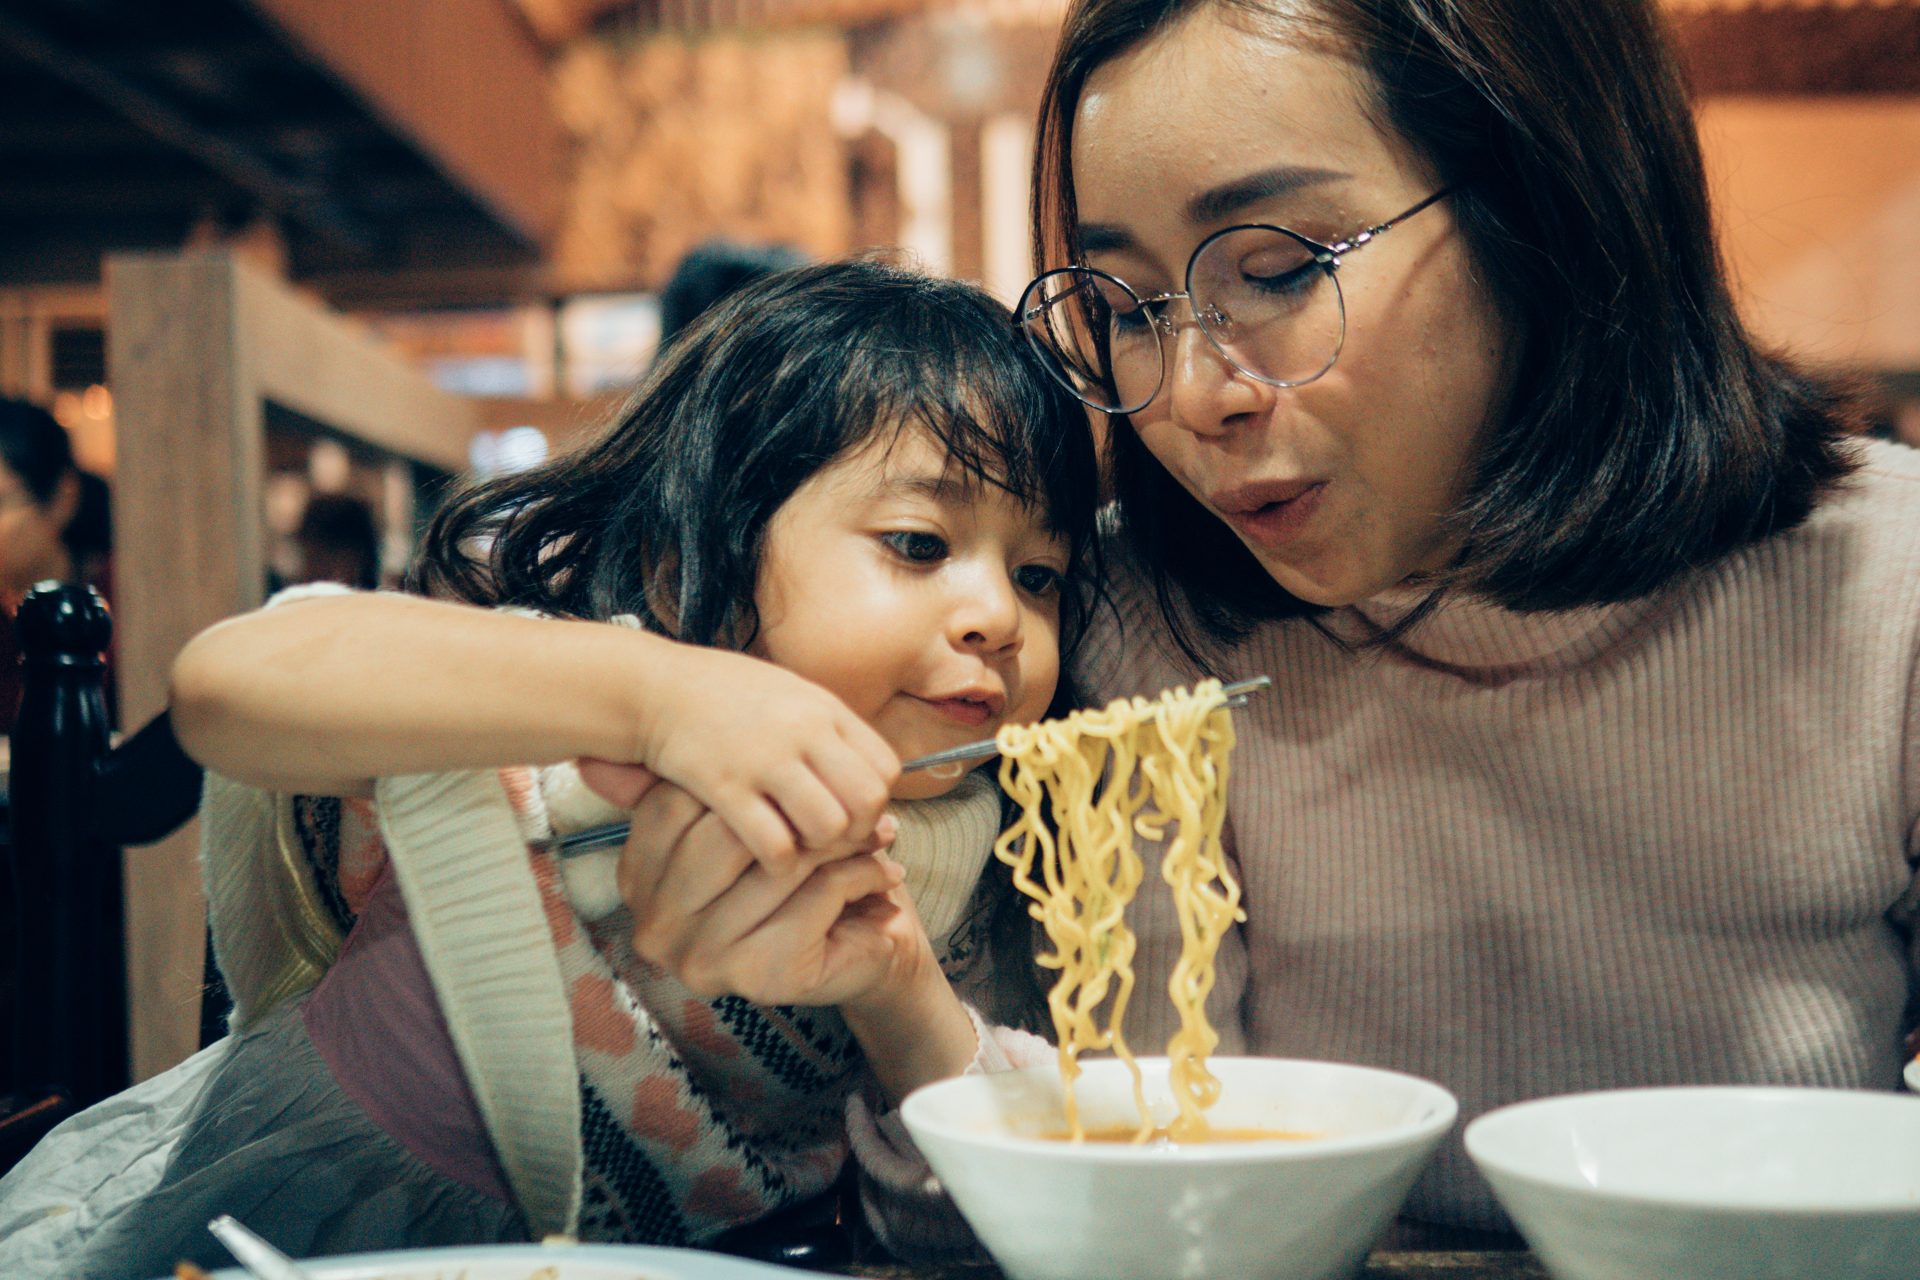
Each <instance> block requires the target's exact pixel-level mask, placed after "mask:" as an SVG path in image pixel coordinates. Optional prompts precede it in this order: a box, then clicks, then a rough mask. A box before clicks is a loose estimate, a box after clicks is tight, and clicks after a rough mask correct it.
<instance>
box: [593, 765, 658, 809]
mask: <svg viewBox="0 0 1920 1280" xmlns="http://www.w3.org/2000/svg"><path fill="white" fill-rule="evenodd" d="M579 768H580V781H582V782H584V783H586V784H587V788H588V789H589V790H590V791H592V792H593V793H594V794H595V795H597V796H599V797H600V798H601V799H602V800H605V801H606V802H607V803H608V804H610V805H612V806H613V807H614V808H616V809H631V808H633V806H635V805H637V804H639V803H640V797H642V796H644V795H646V794H647V789H648V788H649V787H651V786H652V785H653V784H654V783H655V782H656V781H657V780H658V779H656V778H655V777H654V774H653V770H651V769H649V768H647V767H646V766H645V765H639V764H617V763H615V762H614V761H612V760H596V759H594V758H593V757H592V756H582V757H581V758H580V762H579Z"/></svg>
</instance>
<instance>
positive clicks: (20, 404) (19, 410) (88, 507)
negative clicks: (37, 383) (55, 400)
mask: <svg viewBox="0 0 1920 1280" xmlns="http://www.w3.org/2000/svg"><path fill="white" fill-rule="evenodd" d="M108 510H109V508H108V495H107V484H106V481H104V480H102V479H101V478H100V477H98V476H96V475H92V474H90V473H88V472H85V471H82V470H80V468H79V467H77V466H76V465H75V464H74V461H73V446H72V444H71V442H70V441H69V439H68V437H67V430H66V428H65V427H62V426H61V425H60V424H59V423H58V422H57V421H55V420H54V417H53V415H52V414H50V413H48V412H47V411H46V410H45V409H42V408H40V407H39V406H38V405H33V404H29V403H27V402H26V401H24V400H0V733H11V732H12V731H13V721H14V716H15V714H16V713H17V712H18V711H19V709H20V649H19V644H18V642H17V640H16V638H15V636H14V630H13V615H14V612H15V610H17V609H18V608H19V607H20V601H21V600H22V599H23V598H24V597H25V596H26V594H27V592H28V591H29V590H31V589H32V588H33V585H34V584H35V583H38V582H45V581H48V580H54V581H59V582H85V583H89V584H91V585H92V586H94V587H96V588H98V589H99V591H100V593H101V594H102V595H103V596H104V595H110V594H111V593H110V590H109V587H110V582H111V577H112V573H111V566H110V557H111V553H112V545H113V538H112V525H111V521H110V517H109V514H108Z"/></svg>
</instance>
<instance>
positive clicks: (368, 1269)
mask: <svg viewBox="0 0 1920 1280" xmlns="http://www.w3.org/2000/svg"><path fill="white" fill-rule="evenodd" d="M300 1265H301V1266H303V1267H305V1268H306V1269H307V1271H308V1272H309V1273H310V1274H311V1275H312V1276H313V1280H792V1277H794V1276H795V1275H798V1274H800V1273H799V1272H795V1271H793V1270H790V1269H789V1268H786V1267H775V1266H769V1265H767V1264H766V1263H764V1262H748V1261H745V1260H744V1259H741V1258H733V1257H728V1256H727V1255H726V1254H722V1253H702V1252H700V1251H699V1250H697V1249H646V1248H640V1247H638V1246H633V1245H605V1244H576V1245H538V1244H496V1245H474V1246H471V1247H469V1248H460V1249H406V1250H400V1251H396V1252H391V1253H353V1254H342V1255H340V1256H338V1257H332V1258H315V1259H314V1260H312V1261H311V1262H308V1261H305V1260H303V1261H302V1262H301V1264H300ZM213 1275H214V1278H215V1280H248V1277H247V1274H246V1273H245V1272H244V1271H241V1270H240V1269H239V1268H238V1267H233V1268H227V1269H223V1270H220V1271H216V1272H214V1273H213ZM168 1280H171V1277H169V1278H168Z"/></svg>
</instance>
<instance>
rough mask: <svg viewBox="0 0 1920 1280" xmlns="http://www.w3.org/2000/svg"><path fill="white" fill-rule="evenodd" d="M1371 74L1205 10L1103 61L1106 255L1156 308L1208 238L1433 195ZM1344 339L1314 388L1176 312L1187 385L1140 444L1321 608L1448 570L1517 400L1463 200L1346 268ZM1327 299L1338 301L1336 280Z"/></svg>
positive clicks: (1368, 215)
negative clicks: (1222, 345)
mask: <svg viewBox="0 0 1920 1280" xmlns="http://www.w3.org/2000/svg"><path fill="white" fill-rule="evenodd" d="M1368 84H1369V81H1368V76H1367V72H1366V70H1365V69H1364V68H1363V67H1362V66H1360V65H1359V64H1357V63H1354V62H1351V61H1348V60H1347V59H1345V58H1343V57H1341V56H1339V55H1337V54H1335V53H1332V52H1329V51H1327V50H1326V49H1324V48H1321V47H1318V46H1316V45H1310V44H1309V43H1308V42H1306V41H1305V40H1295V39H1291V38H1288V37H1286V36H1284V35H1281V34H1275V33H1255V32H1253V31H1251V30H1247V29H1243V27H1242V26H1241V25H1238V24H1236V22H1235V21H1233V20H1229V19H1226V18H1223V16H1222V15H1221V13H1220V11H1219V7H1218V6H1209V7H1208V8H1205V9H1201V10H1199V11H1198V12H1196V13H1195V14H1194V15H1193V16H1191V17H1189V18H1187V19H1185V20H1183V21H1182V22H1181V23H1180V24H1179V25H1177V26H1175V27H1173V28H1172V29H1170V30H1169V31H1167V32H1165V33H1164V34H1162V35H1160V36H1158V37H1155V38H1154V39H1152V40H1150V41H1148V42H1147V43H1145V44H1143V45H1141V46H1139V47H1137V48H1135V49H1133V50H1131V51H1129V52H1128V53H1127V54H1125V55H1123V56H1122V57H1120V58H1117V59H1115V60H1114V61H1112V62H1110V63H1108V64H1106V65H1105V66H1103V67H1101V68H1100V69H1099V70H1098V71H1096V72H1095V73H1094V74H1093V75H1092V76H1091V77H1090V78H1089V79H1088V81H1087V83H1086V87H1085V90H1084V92H1083V93H1082V95H1081V98H1080V102H1079V105H1078V109H1077V111H1076V113H1075V116H1074V128H1073V174H1074V190H1075V195H1076V198H1077V201H1078V206H1079V215H1080V220H1081V237H1082V242H1083V244H1084V245H1085V246H1086V250H1087V261H1088V262H1089V263H1090V264H1091V265H1093V266H1096V267H1099V268H1101V269H1103V270H1106V271H1109V272H1111V273H1112V274H1114V275H1116V276H1119V277H1120V278H1121V279H1122V280H1124V281H1126V282H1127V283H1128V284H1129V285H1131V286H1132V287H1133V289H1134V291H1135V292H1136V293H1138V294H1139V295H1140V296H1142V297H1148V296H1151V295H1153V294H1156V293H1163V292H1169V291H1173V290H1179V289H1183V288H1185V285H1186V280H1185V276H1186V266H1187V260H1188V258H1189V256H1190V255H1191V254H1192V253H1193V250H1194V248H1195V247H1196V246H1197V245H1198V244H1199V243H1200V242H1201V241H1202V240H1204V239H1205V238H1206V237H1207V236H1208V235H1209V234H1210V233H1212V232H1214V231H1217V230H1219V229H1221V228H1222V227H1228V226H1233V225H1236V224H1239V223H1247V222H1254V223H1266V224H1271V225H1275V226H1281V227H1286V228H1288V229H1290V230H1293V231H1297V232H1299V233H1301V234H1302V235H1305V236H1307V237H1309V238H1311V239H1313V240H1316V241H1319V242H1321V243H1323V244H1331V243H1335V242H1337V241H1340V240H1343V239H1346V238H1349V237H1351V236H1352V235H1354V234H1355V233H1356V232H1358V231H1360V230H1362V229H1364V228H1366V227H1370V226H1373V225H1376V224H1378V223H1381V222H1384V221H1386V220H1387V219H1389V218H1392V217H1394V216H1395V215H1397V214H1399V213H1400V212H1402V211H1403V210H1405V209H1407V208H1409V207H1410V206H1412V205H1414V204H1416V203H1418V202H1419V201H1421V200H1423V199H1424V198H1426V197H1427V196H1428V195H1430V194H1432V193H1433V192H1434V190H1436V189H1437V186H1438V181H1437V179H1435V178H1434V177H1433V175H1432V174H1430V173H1428V172H1427V171H1426V169H1425V166H1424V165H1423V164H1422V163H1421V162H1420V161H1419V160H1418V158H1417V157H1415V156H1414V155H1412V154H1411V153H1410V152H1409V151H1408V150H1407V149H1406V147H1405V144H1403V143H1402V142H1400V140H1399V139H1398V138H1396V137H1394V136H1392V135H1390V134H1388V133H1385V132H1382V130H1381V129H1379V128H1378V127H1376V126H1375V125H1374V124H1373V123H1372V122H1371V121H1370V120H1369V119H1368V117H1367V114H1366V109H1365V108H1366V102H1367V90H1368ZM1338 278H1339V282H1340V286H1341V291H1342V293H1343V295H1344V297H1345V301H1346V315H1347V333H1346V345H1345V347H1344V348H1343V349H1342V351H1341V353H1340V357H1339V359H1338V360H1337V361H1336V362H1335V363H1334V365H1333V367H1332V368H1331V369H1330V370H1328V371H1327V372H1326V373H1325V374H1324V375H1323V376H1321V377H1320V378H1319V379H1318V380H1316V381H1313V382H1309V383H1306V384H1304V385H1302V386H1299V387H1293V388H1281V387H1274V386H1271V385H1268V384H1266V383H1262V382H1259V381H1257V380H1255V379H1253V378H1250V377H1248V376H1246V375H1245V374H1243V373H1241V372H1239V371H1238V370H1236V369H1235V368H1234V367H1233V366H1232V365H1231V364H1229V363H1228V362H1227V361H1226V360H1225V359H1224V358H1223V357H1222V356H1221V354H1220V353H1219V351H1218V350H1216V349H1215V348H1214V346H1213V345H1212V344H1211V343H1210V342H1209V341H1208V339H1207V337H1206V335H1205V334H1203V333H1202V332H1201V331H1200V330H1199V329H1198V328H1197V327H1196V326H1195V325H1194V324H1193V323H1192V322H1191V313H1190V312H1189V311H1188V310H1187V308H1186V307H1185V306H1184V304H1175V307H1176V309H1175V310H1174V311H1173V312H1172V315H1173V318H1174V319H1175V320H1176V321H1177V322H1179V323H1180V328H1179V331H1178V334H1177V336H1176V337H1172V338H1165V339H1163V343H1164V345H1165V348H1166V361H1167V376H1166V382H1165V383H1164V384H1163V386H1162V388H1161V390H1160V393H1159V395H1158V396H1157V397H1156V398H1155V399H1154V401H1153V402H1152V403H1151V404H1149V405H1148V406H1147V407H1146V408H1145V409H1142V410H1141V411H1139V412H1138V413H1136V414H1134V415H1133V418H1132V420H1133V424H1134V428H1135V430H1137V431H1138V432H1139V434H1140V438H1141V440H1142V441H1143V442H1144V443H1145V444H1146V446H1147V448H1148V449H1149V450H1151V451H1152V452H1153V454H1154V456H1155V457H1156V458H1158V459H1159V460H1160V462H1161V464H1162V465H1164V466H1165V467H1166V468H1167V469H1168V471H1170V472H1171V473H1172V474H1173V475H1174V476H1175V477H1176V478H1177V479H1178V480H1179V481H1180V483H1181V484H1182V485H1183V486H1184V487H1185V488H1186V489H1187V491H1188V492H1189V493H1191V494H1192V495H1193V496H1194V498H1195V499H1197V500H1198V501H1199V502H1200V504H1201V505H1202V506H1204V507H1206V508H1207V510H1209V511H1210V512H1212V513H1213V514H1214V515H1216V516H1217V517H1219V518H1220V519H1221V520H1223V521H1225V522H1226V524H1227V525H1228V527H1229V528H1231V529H1232V530H1233V531H1234V533H1235V534H1236V535H1237V536H1238V537H1239V538H1240V540H1241V542H1242V543H1243V544H1245V546H1246V547H1247V549H1248V550H1249V551H1251V552H1252V553H1253V555H1254V556H1255V557H1256V558H1258V559H1259V561H1260V563H1261V564H1262V565H1263V566H1264V567H1265V568H1266V571H1267V572H1268V574H1270V575H1271V576H1272V577H1273V579H1274V581H1275V582H1277V583H1278V584H1279V585H1280V586H1282V587H1283V588H1285V589H1286V590H1287V591H1289V592H1291V593H1292V594H1293V595H1295V596H1297V597H1299V598H1301V599H1303V600H1307V601H1311V602H1313V603H1316V604H1323V605H1340V604H1348V603H1351V602H1353V601H1356V600H1361V599H1365V598H1366V597H1368V596H1370V595H1373V594H1374V593H1376V592H1378V591H1380V590H1382V589H1384V588H1386V587H1390V586H1392V585H1394V584H1396V583H1398V582H1400V581H1402V580H1403V579H1405V578H1407V577H1408V576H1410V575H1413V574H1417V573H1421V572H1425V571H1432V570H1436V569H1440V568H1443V567H1444V566H1445V565H1446V563H1447V562H1448V560H1449V559H1450V558H1451V557H1452V555H1453V554H1454V553H1455V551H1456V550H1457V549H1458V543H1457V539H1456V537H1455V535H1454V534H1453V533H1452V532H1451V531H1450V530H1449V528H1448V526H1447V525H1446V523H1445V519H1444V518H1445V516H1446V515H1447V513H1448V512H1449V511H1451V510H1452V509H1453V507H1454V506H1455V504H1456V503H1457V501H1458V500H1459V499H1460V497H1461V496H1462V494H1463V491H1464V487H1465V485H1466V483H1467V481H1468V479H1469V473H1470V469H1471V466H1472V463H1473V459H1474V455H1475V450H1476V445H1477V443H1478V441H1479V439H1480V435H1481V430H1482V427H1483V425H1484V424H1485V423H1486V422H1487V420H1488V418H1489V417H1490V415H1491V414H1492V413H1493V412H1494V411H1495V409H1496V408H1497V406H1498V403H1499V399H1500V395H1501V391H1502V389H1503V385H1504V379H1503V376H1502V370H1503V366H1504V361H1505V353H1506V350H1507V345H1508V339H1507V335H1506V333H1505V332H1504V329H1503V326H1502V323H1501V321H1500V319H1499V317H1498V315H1497V314H1496V311H1495V308H1494V305H1493V303H1492V301H1491V299H1490V298H1489V297H1488V296H1487V294H1486V292H1485V290H1484V289H1483V288H1482V287H1481V286H1480V284H1479V283H1478V282H1477V280H1476V279H1475V275H1474V271H1473V265H1472V263H1471V261H1470V260H1469V258H1468V255H1467V248H1466V245H1465V243H1464V241H1463V240H1462V238H1461V236H1460V235H1459V234H1458V232H1457V230H1456V229H1455V226H1454V222H1453V215H1452V210H1451V209H1450V207H1449V205H1448V202H1447V201H1445V200H1442V201H1440V202H1439V203H1438V204H1435V205H1433V206H1432V207H1430V208H1428V209H1426V210H1425V211H1423V212H1421V213H1420V214H1418V215H1417V216H1415V217H1412V218H1409V219H1408V220H1407V221H1406V222H1404V223H1402V224H1400V225H1397V226H1395V227H1394V228H1393V229H1392V230H1391V231H1390V232H1388V233H1386V234H1385V235H1383V236H1381V237H1380V238H1379V239H1377V240H1375V241H1373V242H1371V243H1369V244H1367V245H1366V246H1365V247H1364V249H1363V250H1362V251H1359V252H1356V253H1354V254H1353V255H1352V256H1351V257H1350V258H1349V259H1348V260H1346V261H1345V262H1344V263H1343V265H1342V266H1341V267H1340V268H1339V272H1338ZM1321 287H1323V288H1324V287H1325V285H1324V284H1323V285H1322V286H1321Z"/></svg>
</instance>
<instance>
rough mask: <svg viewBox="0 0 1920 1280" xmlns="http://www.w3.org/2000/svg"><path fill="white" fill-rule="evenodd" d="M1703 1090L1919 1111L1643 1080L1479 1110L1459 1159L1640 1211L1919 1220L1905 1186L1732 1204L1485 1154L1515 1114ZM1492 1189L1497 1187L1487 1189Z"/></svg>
mask: <svg viewBox="0 0 1920 1280" xmlns="http://www.w3.org/2000/svg"><path fill="white" fill-rule="evenodd" d="M1705 1095H1717V1096H1720V1097H1724V1098H1727V1099H1737V1100H1739V1102H1740V1103H1741V1104H1742V1105H1745V1104H1748V1103H1767V1102H1791V1101H1794V1100H1800V1099H1818V1100H1820V1101H1822V1102H1833V1101H1834V1100H1836V1099H1845V1100H1846V1101H1843V1102H1841V1103H1840V1105H1842V1106H1867V1107H1875V1108H1879V1107H1883V1106H1885V1105H1889V1104H1891V1105H1896V1106H1897V1105H1906V1106H1912V1107H1916V1108H1920V1098H1914V1097H1909V1096H1906V1095H1903V1094H1899V1093H1895V1092H1892V1091H1891V1090H1884V1089H1827V1088H1818V1087H1814V1086H1800V1085H1765V1084H1755V1085H1737V1084H1736V1085H1648V1086H1642V1087H1627V1088H1620V1089H1590V1090H1586V1091H1584V1092H1580V1093H1558V1094H1550V1095H1548V1096H1546V1097H1543V1098H1528V1099H1526V1100H1524V1101H1521V1102H1511V1103H1508V1104H1507V1105H1506V1106H1503V1107H1496V1108H1494V1109H1493V1110H1492V1111H1489V1112H1486V1113H1485V1114H1484V1115H1480V1116H1476V1117H1474V1118H1473V1119H1472V1120H1469V1121H1468V1122H1467V1125H1466V1128H1465V1129H1464V1130H1462V1132H1461V1141H1462V1145H1464V1146H1465V1148H1466V1151H1467V1156H1468V1158H1469V1159H1471V1160H1472V1161H1473V1163H1474V1165H1475V1166H1476V1167H1478V1168H1479V1170H1480V1172H1481V1175H1482V1176H1484V1177H1486V1178H1487V1180H1488V1181H1489V1182H1491V1181H1492V1180H1493V1175H1494V1174H1496V1173H1497V1174H1499V1175H1500V1176H1501V1177H1504V1178H1511V1179H1513V1180H1514V1181H1516V1182H1523V1183H1526V1184H1528V1185H1530V1186H1532V1187H1536V1188H1540V1189H1544V1190H1549V1191H1562V1192H1566V1191H1570V1192H1575V1193H1577V1194H1578V1195H1580V1196H1581V1197H1582V1198H1583V1199H1587V1200H1591V1201H1597V1202H1605V1203H1609V1204H1617V1205H1632V1206H1636V1207H1641V1208H1656V1209H1687V1210H1705V1211H1709V1212H1713V1213H1719V1214H1726V1215H1729V1216H1763V1215H1764V1216H1767V1217H1782V1216H1791V1217H1798V1218H1835V1217H1859V1218H1865V1217H1886V1216H1888V1215H1890V1214H1891V1215H1894V1216H1899V1217H1912V1218H1920V1198H1916V1197H1915V1196H1914V1194H1913V1192H1912V1191H1910V1190H1904V1191H1902V1190H1895V1189H1892V1188H1889V1189H1888V1191H1887V1192H1886V1196H1885V1198H1884V1199H1880V1198H1869V1199H1854V1200H1850V1201H1847V1202H1845V1203H1841V1202H1838V1201H1829V1202H1820V1201H1814V1202H1812V1203H1809V1202H1808V1201H1806V1200H1804V1199H1800V1200H1794V1199H1774V1198H1764V1199H1753V1200H1743V1201H1740V1202H1738V1203H1734V1202H1730V1201H1728V1200H1726V1199H1724V1198H1721V1197H1714V1196H1711V1195H1708V1194H1704V1193H1702V1194H1687V1193H1660V1194H1655V1193H1652V1192H1647V1191H1627V1190H1621V1189H1618V1188H1612V1187H1608V1188H1601V1187H1596V1186H1593V1185H1592V1184H1590V1183H1586V1182H1582V1181H1579V1180H1578V1179H1577V1178H1572V1177H1565V1176H1560V1175H1553V1174H1545V1173H1539V1172H1536V1171H1534V1170H1531V1169H1520V1168H1516V1167H1514V1166H1513V1165H1512V1164H1510V1163H1506V1162H1503V1161H1502V1160H1500V1159H1499V1158H1498V1157H1496V1156H1494V1155H1491V1154H1489V1153H1488V1152H1487V1150H1486V1147H1487V1145H1488V1143H1489V1141H1491V1140H1490V1139H1489V1138H1488V1137H1487V1135H1488V1134H1489V1133H1491V1132H1494V1131H1496V1130H1498V1129H1499V1128H1500V1127H1501V1126H1503V1125H1506V1124H1510V1123H1512V1122H1513V1117H1514V1116H1515V1115H1516V1114H1521V1113H1526V1112H1544V1111H1556V1110H1561V1109H1564V1108H1566V1107H1569V1106H1575V1105H1578V1104H1581V1103H1592V1102H1597V1101H1602V1100H1612V1099H1620V1098H1627V1097H1641V1098H1651V1097H1656V1096H1658V1097H1664V1098H1675V1097H1686V1098H1692V1099H1698V1098H1701V1097H1703V1096H1705ZM1488 1121H1492V1122H1493V1123H1492V1124H1488V1123H1487V1122H1488ZM1495 1191H1496V1193H1497V1192H1498V1187H1496V1188H1495Z"/></svg>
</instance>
